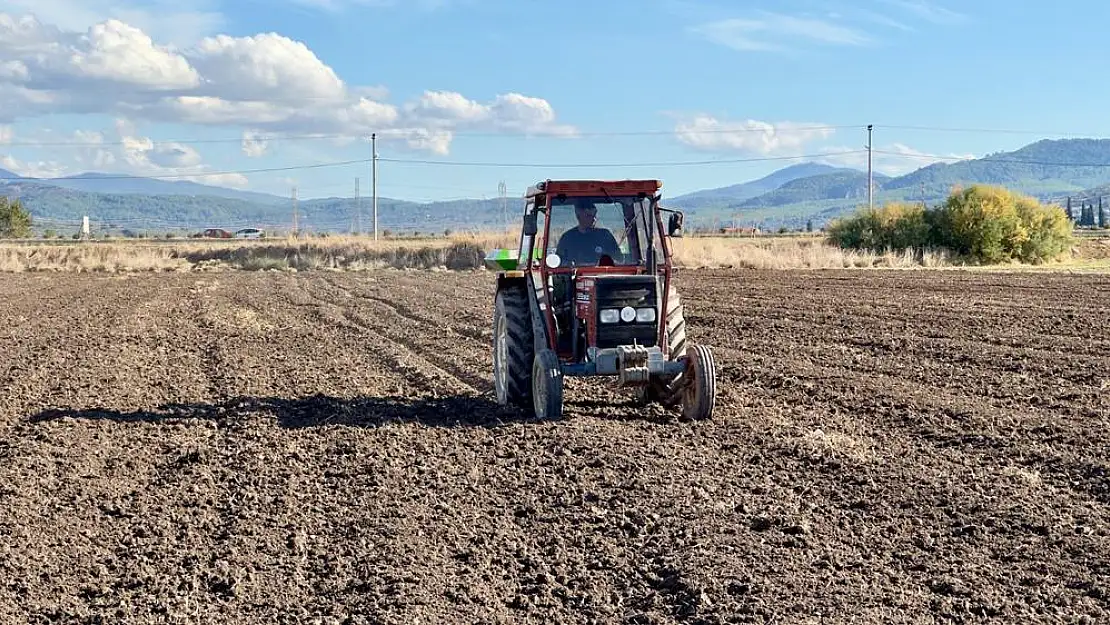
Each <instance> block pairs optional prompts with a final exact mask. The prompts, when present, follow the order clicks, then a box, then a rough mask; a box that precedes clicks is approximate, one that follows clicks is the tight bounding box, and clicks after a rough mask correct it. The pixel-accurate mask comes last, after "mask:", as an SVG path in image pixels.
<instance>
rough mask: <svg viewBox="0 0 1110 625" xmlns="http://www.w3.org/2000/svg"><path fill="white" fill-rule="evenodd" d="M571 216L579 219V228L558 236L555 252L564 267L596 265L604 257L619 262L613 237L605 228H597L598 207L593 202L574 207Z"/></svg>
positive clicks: (617, 247) (577, 204)
mask: <svg viewBox="0 0 1110 625" xmlns="http://www.w3.org/2000/svg"><path fill="white" fill-rule="evenodd" d="M574 216H575V217H576V218H577V219H578V227H577V228H571V229H570V230H567V231H566V232H564V233H563V236H561V237H559V244H558V246H557V247H556V249H555V253H556V254H558V255H559V258H560V259H561V260H562V262H561V263H560V264H562V265H563V266H570V265H576V266H583V265H586V266H591V267H592V266H596V265H597V264H598V262H599V261H600V260H601V258H602V257H603V256H608V257H609V258H611V259H612V260H613V262H615V263H620V262H621V260H622V258H623V254H621V249H620V245H618V244H617V239H616V237H614V236H613V233H612V232H611V231H610V230H609V229H608V228H597V227H595V226H594V224H595V222H596V221H597V206H595V205H594V203H593V202H590V201H584V202H579V203H576V204H575V206H574Z"/></svg>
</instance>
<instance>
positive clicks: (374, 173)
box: [370, 132, 378, 241]
mask: <svg viewBox="0 0 1110 625" xmlns="http://www.w3.org/2000/svg"><path fill="white" fill-rule="evenodd" d="M370 152H371V155H370V162H371V167H370V187H371V189H372V193H373V195H374V201H373V204H374V240H375V241H377V240H378V133H376V132H374V133H371V134H370Z"/></svg>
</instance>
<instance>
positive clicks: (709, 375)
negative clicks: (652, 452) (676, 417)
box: [682, 345, 717, 421]
mask: <svg viewBox="0 0 1110 625" xmlns="http://www.w3.org/2000/svg"><path fill="white" fill-rule="evenodd" d="M686 356H687V362H686V373H685V375H684V376H683V377H684V378H685V380H684V381H683V382H684V383H683V387H682V417H683V418H684V419H687V420H690V421H705V420H707V419H711V418H712V417H713V407H714V405H715V404H716V403H717V365H716V363H715V362H714V361H713V352H711V351H709V348H708V347H706V346H704V345H691V346H690V347H689V348H688V349H687V350H686Z"/></svg>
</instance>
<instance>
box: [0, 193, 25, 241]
mask: <svg viewBox="0 0 1110 625" xmlns="http://www.w3.org/2000/svg"><path fill="white" fill-rule="evenodd" d="M29 236H31V213H29V212H27V209H25V208H23V203H22V202H20V201H19V200H12V199H9V198H6V197H0V238H6V239H22V238H25V237H29Z"/></svg>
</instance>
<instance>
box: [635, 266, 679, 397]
mask: <svg viewBox="0 0 1110 625" xmlns="http://www.w3.org/2000/svg"><path fill="white" fill-rule="evenodd" d="M665 321H666V324H667V327H666V332H665V335H664V338H665V340H666V342H667V346H668V347H669V356H668V359H669V360H678V359H679V358H681V357H682V356H684V355H686V318H685V317H684V316H683V306H682V297H681V296H680V295H679V294H678V290H677V289H675V288H674V285H671V287H670V288H669V289H667V315H666V319H665ZM682 381H683V379H682V374H681V373H679V374H677V375H674V376H671V377H664V376H656V377H653V378H652V379H651V381H650V382H648V384H647V386H645V387H642V388H641V390H640V401H641V402H642V403H651V402H656V403H659V404H662V405H664V406H667V407H673V406H676V405H678V403H679V402H680V401H681V400H682V396H681V391H682V388H681V387H682Z"/></svg>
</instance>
